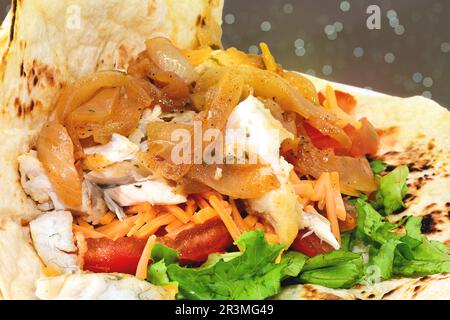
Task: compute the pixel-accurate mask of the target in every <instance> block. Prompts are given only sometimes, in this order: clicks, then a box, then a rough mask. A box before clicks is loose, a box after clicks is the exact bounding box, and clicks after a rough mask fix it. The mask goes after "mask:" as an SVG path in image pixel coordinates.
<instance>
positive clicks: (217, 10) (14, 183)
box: [0, 0, 450, 299]
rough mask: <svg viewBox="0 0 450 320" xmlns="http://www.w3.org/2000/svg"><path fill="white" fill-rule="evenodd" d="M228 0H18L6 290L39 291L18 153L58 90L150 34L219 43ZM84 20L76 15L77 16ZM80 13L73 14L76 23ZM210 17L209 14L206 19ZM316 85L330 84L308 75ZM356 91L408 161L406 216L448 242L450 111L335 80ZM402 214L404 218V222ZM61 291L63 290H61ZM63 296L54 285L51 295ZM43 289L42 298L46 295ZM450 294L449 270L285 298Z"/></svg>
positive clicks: (23, 295) (4, 68)
mask: <svg viewBox="0 0 450 320" xmlns="http://www.w3.org/2000/svg"><path fill="white" fill-rule="evenodd" d="M222 6H223V2H222V1H208V0H204V1H198V0H183V1H180V0H177V1H175V0H172V1H170V0H165V1H163V0H154V1H144V0H129V1H126V2H125V1H119V0H108V1H102V2H92V1H87V0H86V1H84V0H80V1H77V5H76V6H73V1H49V0H40V1H38V0H22V1H13V6H12V9H11V12H10V14H9V15H8V17H7V19H6V20H5V22H4V23H3V25H2V27H1V30H0V50H1V52H0V53H1V57H2V65H1V67H0V77H1V79H0V81H1V85H0V92H1V97H2V101H1V110H2V114H1V116H0V127H1V128H2V130H0V138H1V139H2V140H1V141H2V144H1V145H0V165H1V168H2V175H1V176H0V182H1V183H0V194H2V198H1V199H0V220H1V223H0V296H2V297H3V298H5V299H16V298H17V299H19V298H20V299H33V298H36V294H35V282H36V280H37V279H38V278H39V277H40V276H41V267H42V264H41V262H40V260H39V258H38V256H37V254H36V253H35V252H34V250H33V248H32V246H31V245H30V239H29V232H28V229H27V227H22V224H26V222H28V221H30V220H32V219H33V218H34V217H36V215H38V214H39V211H38V210H37V209H36V206H35V204H34V202H33V201H32V200H31V199H29V198H28V197H27V196H26V195H25V193H24V192H23V190H22V187H21V185H20V177H19V174H18V169H17V157H18V156H19V155H20V154H22V153H25V152H27V151H28V150H29V148H30V146H31V145H32V144H33V143H34V141H35V139H36V137H37V134H38V133H39V131H40V129H41V127H42V125H43V124H44V122H45V121H46V120H47V118H48V116H49V114H50V112H51V111H52V107H53V106H54V103H55V99H56V98H57V94H58V92H59V90H60V88H61V87H62V86H63V85H64V84H66V83H68V82H70V81H73V80H75V79H77V78H79V77H80V76H82V75H85V74H89V73H93V72H95V71H98V70H108V69H113V68H116V69H126V67H127V64H128V63H129V61H130V60H131V59H133V58H134V57H136V55H137V54H138V53H139V52H140V51H142V50H143V49H144V41H145V40H146V39H148V38H151V37H152V36H158V35H163V36H166V37H168V38H170V39H171V40H172V41H173V42H174V43H175V44H176V45H177V46H178V47H181V48H195V47H197V46H198V44H199V43H200V41H203V40H202V39H204V37H203V36H202V35H203V34H204V32H205V29H210V30H211V31H212V33H213V34H216V35H217V38H216V39H215V41H213V42H212V43H209V44H210V45H213V46H216V47H217V46H220V32H218V31H217V30H218V29H220V28H219V27H218V26H219V25H220V23H221V10H222ZM77 17H79V21H76V20H77V19H76V18H77ZM74 18H75V20H74ZM203 18H205V19H203ZM311 80H312V81H313V82H314V84H315V85H316V86H317V89H318V90H320V89H323V87H324V85H325V83H326V82H325V81H323V80H320V79H316V78H311ZM333 85H334V86H335V87H336V88H337V89H341V90H344V91H346V92H349V93H351V94H353V95H354V96H355V97H356V99H357V101H358V107H357V109H356V110H355V114H356V116H357V117H362V116H367V117H368V118H369V120H370V121H371V122H372V123H373V124H374V125H375V127H377V128H380V129H383V130H384V134H383V135H382V140H381V144H382V148H381V150H380V154H379V156H380V158H381V159H384V160H386V161H387V162H389V164H391V165H398V164H408V165H410V168H413V169H416V170H413V171H414V172H413V174H411V175H410V177H409V192H410V194H411V195H410V196H409V198H408V200H407V205H408V210H406V211H405V213H404V214H413V215H422V216H425V217H426V222H427V225H428V226H429V228H428V229H429V230H427V231H429V236H430V238H432V239H433V240H440V241H443V242H445V243H446V244H447V245H448V244H450V238H449V233H450V228H449V217H448V211H449V206H448V203H447V201H448V200H447V199H448V196H447V192H448V190H449V189H450V188H449V187H450V176H449V163H448V158H449V152H450V149H449V143H450V139H449V138H450V131H449V130H450V129H449V127H448V123H449V121H450V113H449V112H448V111H446V110H445V109H444V108H442V107H440V106H439V105H438V104H436V103H434V102H432V101H431V100H427V99H425V98H419V97H417V98H409V99H402V98H395V97H391V96H386V95H381V94H378V93H374V92H371V91H367V90H361V89H357V88H353V87H348V86H343V85H339V84H333ZM404 214H402V215H398V216H396V217H395V219H400V218H401V217H402V216H403V215H404ZM59 289H61V287H60V288H59ZM57 295H58V293H55V292H53V293H52V295H51V296H52V297H53V296H57ZM44 296H45V295H44ZM449 297H450V280H449V277H448V276H446V275H436V276H430V277H426V278H422V279H399V280H394V281H388V282H383V283H380V284H376V285H374V286H371V287H358V288H354V289H352V290H331V289H327V288H322V287H319V286H312V285H304V286H294V287H290V288H287V289H285V290H284V292H282V293H281V294H280V295H279V296H278V298H281V299H302V298H303V299H354V298H362V299H365V298H368V299H372V298H373V299H383V298H386V299H387V298H393V299H421V298H423V299H425V298H426V299H441V298H449Z"/></svg>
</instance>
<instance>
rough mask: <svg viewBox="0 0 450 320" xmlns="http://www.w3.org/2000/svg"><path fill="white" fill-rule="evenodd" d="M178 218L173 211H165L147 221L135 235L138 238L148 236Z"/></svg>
mask: <svg viewBox="0 0 450 320" xmlns="http://www.w3.org/2000/svg"><path fill="white" fill-rule="evenodd" d="M176 219H177V218H176V217H175V216H174V215H173V214H171V213H165V214H162V215H159V216H157V217H156V218H155V219H153V220H151V221H150V222H148V223H146V224H145V225H144V226H143V227H142V228H141V229H139V231H138V232H136V233H135V235H136V236H137V237H138V238H145V237H147V236H151V235H153V234H154V233H155V232H156V231H158V230H159V228H161V227H163V226H167V225H168V224H170V223H172V222H173V221H175V220H176Z"/></svg>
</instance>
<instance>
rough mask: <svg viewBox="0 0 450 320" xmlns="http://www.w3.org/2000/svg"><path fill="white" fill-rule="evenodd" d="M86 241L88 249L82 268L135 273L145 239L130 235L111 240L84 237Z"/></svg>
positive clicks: (100, 271)
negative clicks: (129, 236)
mask: <svg viewBox="0 0 450 320" xmlns="http://www.w3.org/2000/svg"><path fill="white" fill-rule="evenodd" d="M86 242H87V246H88V250H87V252H86V254H85V255H84V267H83V268H84V270H88V271H92V272H97V273H110V272H118V273H126V274H136V269H137V265H138V263H139V259H140V258H141V255H142V252H143V251H144V247H145V244H146V239H138V238H134V237H131V238H120V239H118V240H116V241H113V240H110V239H107V238H101V239H86Z"/></svg>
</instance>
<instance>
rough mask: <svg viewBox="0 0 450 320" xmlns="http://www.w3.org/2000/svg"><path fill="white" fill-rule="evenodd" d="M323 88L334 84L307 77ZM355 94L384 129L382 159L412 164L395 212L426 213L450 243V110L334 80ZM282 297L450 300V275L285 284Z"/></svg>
mask: <svg viewBox="0 0 450 320" xmlns="http://www.w3.org/2000/svg"><path fill="white" fill-rule="evenodd" d="M307 77H308V78H309V79H310V80H311V81H312V82H313V83H314V85H315V86H316V88H317V89H318V90H322V89H324V88H325V86H326V84H327V83H328V84H329V83H330V82H328V81H325V80H321V79H317V78H315V77H311V76H307ZM332 86H333V87H335V88H337V89H338V90H342V91H345V92H348V93H350V94H352V95H354V96H355V98H356V100H357V101H358V106H357V108H356V109H355V110H354V115H355V117H356V118H358V119H359V118H362V117H367V118H368V119H369V120H370V121H371V123H372V124H373V125H374V126H375V128H377V129H381V130H383V133H382V135H381V148H380V150H379V153H378V157H377V158H379V159H382V160H384V161H386V162H387V163H388V164H390V165H393V166H399V165H408V166H409V167H410V169H411V170H410V171H411V174H410V175H409V177H408V195H407V200H406V201H405V203H406V206H407V209H406V210H405V211H404V212H402V213H401V214H398V215H395V216H392V217H391V219H392V221H398V220H400V219H401V218H402V217H404V216H410V215H414V216H423V217H424V221H425V222H424V227H423V229H424V230H423V231H424V233H425V234H426V235H427V236H428V237H429V238H430V239H432V240H436V241H441V242H443V243H445V244H446V245H449V244H450V218H449V211H450V203H449V197H448V190H450V160H449V159H450V157H449V156H450V127H449V126H448V124H449V123H450V112H449V111H448V110H447V109H445V108H444V107H442V106H440V105H439V104H437V103H436V102H434V101H432V100H429V99H426V98H423V97H412V98H398V97H392V96H388V95H384V94H381V93H377V92H373V91H368V90H365V89H360V88H355V87H351V86H347V85H342V84H337V83H332ZM277 298H279V299H377V300H378V299H450V276H448V275H435V276H428V277H424V278H421V279H398V280H391V281H385V282H382V283H378V284H374V285H372V286H359V287H357V288H354V289H351V290H332V289H328V288H323V287H320V286H313V285H300V286H293V287H290V288H286V289H285V290H284V292H282V293H281V294H280V295H279V296H278V297H277Z"/></svg>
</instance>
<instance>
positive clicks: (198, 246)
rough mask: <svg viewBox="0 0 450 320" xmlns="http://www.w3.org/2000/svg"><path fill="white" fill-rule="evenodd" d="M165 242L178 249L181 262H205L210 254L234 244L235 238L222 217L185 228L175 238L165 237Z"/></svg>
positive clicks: (222, 250) (219, 251)
mask: <svg viewBox="0 0 450 320" xmlns="http://www.w3.org/2000/svg"><path fill="white" fill-rule="evenodd" d="M163 242H164V244H165V245H167V246H169V247H171V248H173V249H176V250H178V252H179V253H180V263H181V264H189V263H199V262H204V261H206V260H207V259H208V256H209V255H210V254H212V253H221V252H224V251H225V250H226V249H227V248H229V247H231V246H232V245H233V239H232V238H231V236H230V234H229V232H228V230H227V228H226V227H225V225H224V224H223V222H222V220H220V219H212V220H209V221H207V222H205V223H204V224H200V225H196V226H195V227H193V228H191V229H188V230H185V231H183V232H181V233H180V234H178V235H177V237H176V238H175V239H174V240H173V239H170V238H168V237H166V238H163Z"/></svg>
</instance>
